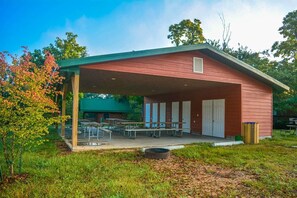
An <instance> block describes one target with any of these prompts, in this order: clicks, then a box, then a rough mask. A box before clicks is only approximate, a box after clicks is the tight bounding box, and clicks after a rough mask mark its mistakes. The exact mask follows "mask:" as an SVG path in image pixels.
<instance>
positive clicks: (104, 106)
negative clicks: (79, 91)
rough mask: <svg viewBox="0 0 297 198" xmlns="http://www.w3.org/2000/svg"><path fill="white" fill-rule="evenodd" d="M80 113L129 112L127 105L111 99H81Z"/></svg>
mask: <svg viewBox="0 0 297 198" xmlns="http://www.w3.org/2000/svg"><path fill="white" fill-rule="evenodd" d="M80 111H82V112H104V113H105V112H106V113H128V112H130V111H131V108H130V106H129V103H127V102H118V101H116V100H114V99H113V98H107V99H103V98H82V99H80Z"/></svg>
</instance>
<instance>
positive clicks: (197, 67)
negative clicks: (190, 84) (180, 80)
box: [193, 57, 203, 74]
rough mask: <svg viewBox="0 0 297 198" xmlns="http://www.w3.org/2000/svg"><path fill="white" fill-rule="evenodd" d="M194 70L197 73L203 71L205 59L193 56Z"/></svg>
mask: <svg viewBox="0 0 297 198" xmlns="http://www.w3.org/2000/svg"><path fill="white" fill-rule="evenodd" d="M193 72H195V73H201V74H202V73H203V59H202V58H197V57H193Z"/></svg>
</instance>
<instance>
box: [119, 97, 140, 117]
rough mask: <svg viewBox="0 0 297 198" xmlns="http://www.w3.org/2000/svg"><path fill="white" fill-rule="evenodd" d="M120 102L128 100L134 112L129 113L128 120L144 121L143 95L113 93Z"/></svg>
mask: <svg viewBox="0 0 297 198" xmlns="http://www.w3.org/2000/svg"><path fill="white" fill-rule="evenodd" d="M113 97H114V99H115V100H117V101H118V102H126V101H127V102H128V103H129V105H130V108H131V109H132V112H130V113H128V117H127V119H128V120H134V121H142V109H143V96H126V95H113Z"/></svg>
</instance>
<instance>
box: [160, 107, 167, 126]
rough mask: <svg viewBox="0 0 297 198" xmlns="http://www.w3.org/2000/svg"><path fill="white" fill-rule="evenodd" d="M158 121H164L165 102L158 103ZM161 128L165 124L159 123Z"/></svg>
mask: <svg viewBox="0 0 297 198" xmlns="http://www.w3.org/2000/svg"><path fill="white" fill-rule="evenodd" d="M160 122H166V103H165V102H162V103H160ZM160 127H161V128H165V124H161V125H160Z"/></svg>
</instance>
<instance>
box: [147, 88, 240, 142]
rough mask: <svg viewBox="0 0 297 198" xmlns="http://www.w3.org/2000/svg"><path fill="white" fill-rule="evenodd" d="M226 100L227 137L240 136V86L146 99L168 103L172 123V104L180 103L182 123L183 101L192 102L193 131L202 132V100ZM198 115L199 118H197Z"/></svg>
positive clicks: (168, 114) (148, 101) (168, 119)
mask: <svg viewBox="0 0 297 198" xmlns="http://www.w3.org/2000/svg"><path fill="white" fill-rule="evenodd" d="M211 99H225V135H226V136H234V135H239V134H240V131H241V103H240V101H241V92H240V85H230V86H226V87H221V88H212V89H207V90H205V89H201V90H195V91H191V92H182V93H174V94H165V95H156V96H150V97H145V101H144V102H145V103H151V104H152V103H154V102H166V109H167V110H166V111H167V117H166V120H167V121H171V103H172V102H176V101H179V102H180V104H179V106H180V109H179V110H180V111H179V115H180V119H179V120H180V121H182V101H191V131H192V132H193V133H201V132H202V116H203V115H202V100H211ZM197 115H198V116H197Z"/></svg>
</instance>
